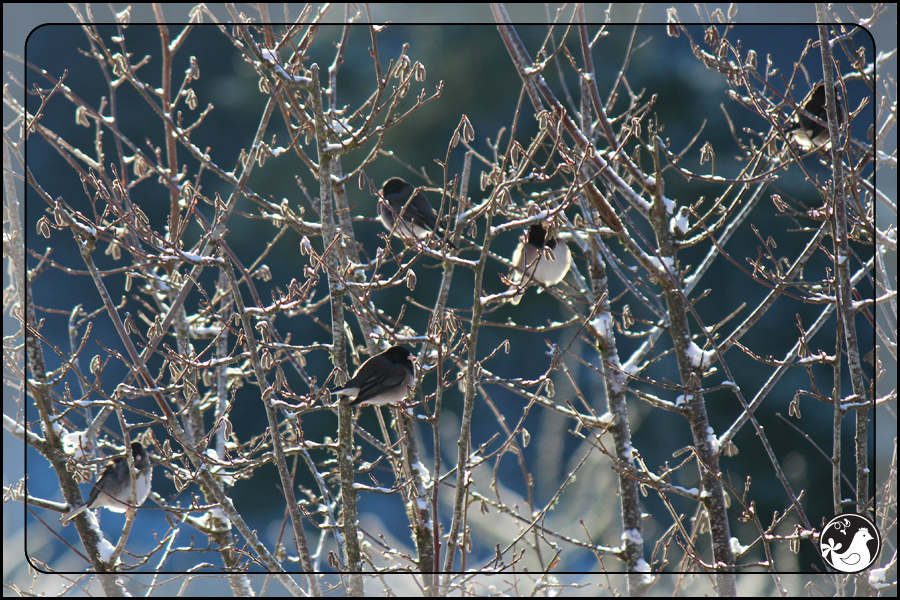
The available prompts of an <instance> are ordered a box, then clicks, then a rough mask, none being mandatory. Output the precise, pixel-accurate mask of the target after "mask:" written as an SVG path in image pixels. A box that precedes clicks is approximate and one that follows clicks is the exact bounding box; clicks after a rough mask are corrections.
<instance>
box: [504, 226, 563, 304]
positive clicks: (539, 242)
mask: <svg viewBox="0 0 900 600" xmlns="http://www.w3.org/2000/svg"><path fill="white" fill-rule="evenodd" d="M547 249H549V250H550V253H551V256H552V258H551V257H548V256H547ZM512 264H513V266H512V269H510V271H509V280H510V281H511V282H512V283H513V285H515V286H516V287H521V288H523V289H522V290H521V291H520V292H519V293H518V294H516V295H515V296H513V297H512V300H510V301H511V302H512V303H513V304H518V303H519V301H521V300H522V295H523V294H524V287H525V286H526V285H528V284H529V283H533V282H538V283H541V284H543V285H556V284H557V283H559V282H560V281H562V280H563V278H564V277H565V276H566V273H568V272H569V266H570V265H571V264H572V253H571V252H569V247H568V246H567V245H566V243H565V242H562V243H560V240H558V239H557V238H556V236H555V235H553V234H552V233H550V232H549V231H547V229H546V228H545V226H544V225H543V224H542V223H534V224H533V225H531V227H529V228H528V232H527V233H526V234H525V235H523V236H522V238H521V239H520V240H519V245H518V246H517V247H516V252H515V254H513V258H512Z"/></svg>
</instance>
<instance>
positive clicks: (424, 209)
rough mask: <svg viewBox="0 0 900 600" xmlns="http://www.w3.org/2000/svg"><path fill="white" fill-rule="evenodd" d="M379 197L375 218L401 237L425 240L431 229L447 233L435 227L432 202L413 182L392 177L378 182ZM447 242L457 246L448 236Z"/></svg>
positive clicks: (449, 244)
mask: <svg viewBox="0 0 900 600" xmlns="http://www.w3.org/2000/svg"><path fill="white" fill-rule="evenodd" d="M379 195H380V196H381V200H379V202H378V218H379V219H381V223H382V224H383V225H384V226H385V228H387V230H388V231H390V232H393V234H394V235H396V236H397V237H399V238H400V239H404V240H408V239H410V238H415V239H417V240H424V239H425V238H427V237H428V236H429V235H431V234H433V233H439V234H441V235H443V236H444V237H445V238H446V236H445V235H444V234H443V232H441V231H440V230H438V229H437V214H435V212H434V207H432V206H431V202H429V201H428V198H426V197H425V194H423V193H422V191H421V190H418V189H416V188H415V187H414V186H413V185H412V184H410V183H408V182H406V181H404V180H402V179H400V178H399V177H391V178H390V179H388V180H387V181H385V182H384V185H382V186H381V193H380V194H379ZM446 243H447V245H448V246H450V248H453V249H454V250H455V249H456V246H454V245H453V242H451V241H450V240H449V239H446Z"/></svg>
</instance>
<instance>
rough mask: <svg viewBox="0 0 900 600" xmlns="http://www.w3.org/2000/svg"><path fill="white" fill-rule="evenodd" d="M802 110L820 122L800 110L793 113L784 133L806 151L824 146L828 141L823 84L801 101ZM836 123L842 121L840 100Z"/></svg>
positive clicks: (842, 114) (842, 113)
mask: <svg viewBox="0 0 900 600" xmlns="http://www.w3.org/2000/svg"><path fill="white" fill-rule="evenodd" d="M803 110H805V111H806V112H808V113H810V114H811V115H813V116H814V117H816V118H817V119H819V120H820V121H821V123H817V122H816V121H814V120H812V119H811V118H809V117H808V116H806V115H804V114H803V113H801V112H798V113H797V114H795V115H794V116H793V117H792V118H791V120H790V122H789V123H788V126H787V127H786V128H785V130H784V131H785V133H787V134H788V138H789V139H790V140H791V141H792V142H793V143H794V145H795V146H797V147H798V148H800V150H803V151H804V152H805V151H808V150H813V149H816V148H819V147H822V146H826V145H827V144H828V142H829V141H830V136H829V134H828V111H826V110H825V86H824V85H822V84H819V85H817V86H816V87H815V89H813V91H812V92H811V93H810V94H809V95H808V96H807V97H806V99H805V100H804V101H803ZM837 116H838V124H841V123H843V122H844V108H843V107H842V106H841V102H840V100H838V102H837Z"/></svg>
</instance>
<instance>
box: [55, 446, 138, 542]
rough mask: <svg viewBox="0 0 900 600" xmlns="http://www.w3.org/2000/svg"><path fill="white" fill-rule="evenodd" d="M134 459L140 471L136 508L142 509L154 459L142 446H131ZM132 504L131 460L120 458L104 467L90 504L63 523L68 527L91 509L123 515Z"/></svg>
mask: <svg viewBox="0 0 900 600" xmlns="http://www.w3.org/2000/svg"><path fill="white" fill-rule="evenodd" d="M131 457H132V458H133V459H134V468H135V469H137V473H135V477H136V478H137V480H136V481H135V483H134V486H135V490H134V505H135V506H140V505H141V504H143V503H144V500H146V499H147V496H149V495H150V480H151V478H152V476H153V467H151V466H150V456H149V455H148V454H147V453H146V452H145V451H144V446H143V444H141V443H140V442H131ZM130 500H131V477H129V476H128V460H127V459H126V458H125V456H124V455H122V456H116V457H114V458H113V459H112V460H110V461H109V462H107V463H106V465H104V467H103V472H102V473H101V474H100V479H99V480H98V481H97V483H95V484H94V488H93V489H92V490H91V494H90V496H88V501H87V502H86V503H84V504H82V505H81V506H79V507H78V508H76V509H74V510H72V511H70V512H67V513H66V514H64V515H63V516H62V518H61V519H60V523H62V524H63V525H67V524H68V523H69V521H70V520H71V519H72V518H73V517H75V516H77V515H80V514H81V513H82V512H84V510H85V509H87V508H90V509H95V508H102V507H106V508H108V509H109V510H111V511H113V512H117V513H123V512H125V511H126V510H128V507H129V501H130Z"/></svg>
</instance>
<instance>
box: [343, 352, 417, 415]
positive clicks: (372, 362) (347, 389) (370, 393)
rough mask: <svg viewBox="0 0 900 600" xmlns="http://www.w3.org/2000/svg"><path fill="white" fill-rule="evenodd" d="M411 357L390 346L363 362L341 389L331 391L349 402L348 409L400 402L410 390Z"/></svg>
mask: <svg viewBox="0 0 900 600" xmlns="http://www.w3.org/2000/svg"><path fill="white" fill-rule="evenodd" d="M414 364H415V357H413V354H412V352H410V351H409V350H408V349H406V348H404V347H403V346H391V347H390V348H388V349H387V350H385V351H384V352H382V353H381V354H376V355H375V356H373V357H371V358H370V359H369V360H367V361H366V362H364V363H363V364H362V366H361V367H359V369H357V370H356V373H354V374H353V377H351V378H350V380H349V381H348V382H347V383H345V384H344V385H343V386H341V387H339V388H337V389H335V390H332V392H331V393H332V394H340V395H341V396H343V397H345V398H349V399H350V400H351V402H350V406H355V405H357V404H360V403H362V402H365V403H367V404H376V405H381V404H391V403H399V402H402V401H403V400H404V399H405V398H406V396H407V395H409V391H410V390H411V389H412V387H413V379H414V375H415V367H414Z"/></svg>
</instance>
